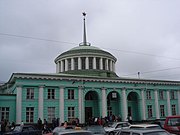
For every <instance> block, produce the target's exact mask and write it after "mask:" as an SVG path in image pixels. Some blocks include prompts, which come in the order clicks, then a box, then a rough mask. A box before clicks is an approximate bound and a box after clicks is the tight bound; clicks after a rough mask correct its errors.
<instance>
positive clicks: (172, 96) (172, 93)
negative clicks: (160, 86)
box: [170, 91, 176, 99]
mask: <svg viewBox="0 0 180 135" xmlns="http://www.w3.org/2000/svg"><path fill="white" fill-rule="evenodd" d="M170 94H171V99H175V94H176V93H175V91H171V92H170Z"/></svg>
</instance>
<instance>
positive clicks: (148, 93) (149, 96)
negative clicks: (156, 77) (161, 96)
mask: <svg viewBox="0 0 180 135" xmlns="http://www.w3.org/2000/svg"><path fill="white" fill-rule="evenodd" d="M146 98H147V99H151V91H150V90H147V91H146Z"/></svg>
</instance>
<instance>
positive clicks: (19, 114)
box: [16, 86, 22, 124]
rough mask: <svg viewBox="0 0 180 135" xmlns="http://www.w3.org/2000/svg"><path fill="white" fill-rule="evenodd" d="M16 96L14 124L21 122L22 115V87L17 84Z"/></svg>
mask: <svg viewBox="0 0 180 135" xmlns="http://www.w3.org/2000/svg"><path fill="white" fill-rule="evenodd" d="M16 90H17V97H16V124H21V121H22V119H21V117H22V87H21V86H17V87H16Z"/></svg>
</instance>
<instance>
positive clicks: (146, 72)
mask: <svg viewBox="0 0 180 135" xmlns="http://www.w3.org/2000/svg"><path fill="white" fill-rule="evenodd" d="M0 35H2V36H9V37H17V38H26V39H33V40H41V41H47V42H56V43H64V44H75V45H77V43H71V42H65V41H58V40H52V39H44V38H37V37H30V36H23V35H15V34H8V33H0ZM103 49H108V50H115V51H120V52H124V53H133V54H139V55H146V56H152V57H162V58H166V59H172V60H180V59H179V58H171V57H166V56H161V55H154V54H148V53H142V52H137V51H127V50H122V49H112V48H103ZM178 68H180V67H174V68H167V69H160V70H152V71H144V72H140V73H141V74H148V73H153V72H162V71H166V70H172V69H178ZM131 75H137V73H133V74H127V75H124V76H131Z"/></svg>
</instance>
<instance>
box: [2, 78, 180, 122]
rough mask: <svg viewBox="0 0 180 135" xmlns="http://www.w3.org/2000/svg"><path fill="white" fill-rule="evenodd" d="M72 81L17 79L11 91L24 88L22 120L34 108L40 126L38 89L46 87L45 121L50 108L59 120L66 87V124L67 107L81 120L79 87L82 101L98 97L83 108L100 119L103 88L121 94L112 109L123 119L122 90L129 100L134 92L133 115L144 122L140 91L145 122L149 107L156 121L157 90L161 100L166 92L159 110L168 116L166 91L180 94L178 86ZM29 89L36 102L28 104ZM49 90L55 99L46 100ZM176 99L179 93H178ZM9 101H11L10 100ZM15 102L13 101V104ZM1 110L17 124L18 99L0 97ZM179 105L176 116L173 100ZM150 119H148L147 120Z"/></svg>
mask: <svg viewBox="0 0 180 135" xmlns="http://www.w3.org/2000/svg"><path fill="white" fill-rule="evenodd" d="M72 82H73V81H69V80H48V79H47V80H38V79H36V80H32V79H17V80H16V82H15V85H14V86H13V87H12V88H11V91H13V93H16V90H15V87H16V86H17V85H19V84H20V86H22V120H24V121H25V119H26V117H25V116H26V107H34V108H35V115H34V122H37V119H38V97H39V86H44V95H43V97H44V118H47V108H48V107H55V108H56V109H55V116H56V117H59V114H60V112H59V108H60V104H59V94H60V93H59V89H60V86H63V87H64V99H65V102H64V109H65V110H60V111H64V115H65V120H67V115H68V109H67V108H68V107H75V117H78V116H79V109H78V107H79V106H78V87H79V86H83V87H82V88H83V95H82V96H83V97H84V98H85V95H86V94H87V92H89V91H94V92H95V93H96V94H97V99H98V100H96V101H93V102H92V101H91V102H90V101H85V102H84V107H86V106H89V107H92V108H93V115H94V116H95V117H101V115H102V88H103V87H104V88H105V89H106V95H108V94H109V93H111V92H117V93H118V101H117V102H114V101H112V102H111V106H112V108H113V113H114V114H115V115H120V116H123V114H122V112H123V110H122V109H123V104H122V89H123V88H125V89H126V98H127V96H128V94H130V93H131V92H135V93H136V94H137V95H138V96H137V97H138V100H137V104H136V103H135V102H133V103H130V102H129V103H128V104H129V105H130V106H131V107H132V109H133V110H135V109H136V110H137V111H135V112H134V115H135V116H137V117H136V119H137V120H142V97H141V90H142V89H144V90H145V91H144V98H145V112H146V118H147V117H148V114H147V105H152V107H153V117H152V118H150V119H149V120H152V119H156V112H155V98H154V90H155V89H157V90H158V97H159V91H160V90H164V92H165V93H164V100H160V99H159V107H160V105H164V106H165V115H167V113H168V112H167V96H166V90H180V87H179V86H178V85H171V86H170V85H152V84H147V85H146V84H133V83H126V82H124V83H115V82H103V81H102V82H95V81H94V82H91V81H89V82H85V83H82V81H76V82H75V83H72ZM27 88H34V90H35V91H34V92H35V93H34V94H35V99H33V100H27V99H26V89H27ZM48 88H54V89H55V99H53V100H49V99H47V90H48ZM68 89H74V90H75V99H74V100H68V99H67V97H68ZM147 90H150V91H151V99H147V98H146V91H147ZM176 96H177V93H176ZM9 99H10V100H9ZM11 100H12V101H11ZM0 101H1V102H0V107H1V106H10V108H12V109H11V112H10V113H11V115H10V119H11V120H14V121H15V116H16V112H15V106H16V99H15V96H14V97H13V98H12V97H11V96H10V95H7V96H6V97H2V96H1V97H0ZM173 104H175V105H176V112H177V114H179V112H178V100H177V97H176V99H173V100H172V99H171V105H173ZM147 119H148V118H147Z"/></svg>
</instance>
